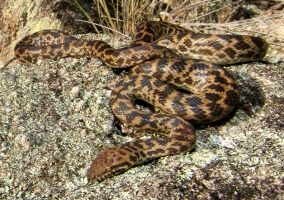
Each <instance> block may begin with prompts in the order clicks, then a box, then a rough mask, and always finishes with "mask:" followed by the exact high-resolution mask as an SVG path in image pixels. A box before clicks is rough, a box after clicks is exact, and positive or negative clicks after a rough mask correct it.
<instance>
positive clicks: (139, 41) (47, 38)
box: [15, 21, 268, 181]
mask: <svg viewBox="0 0 284 200" xmlns="http://www.w3.org/2000/svg"><path fill="white" fill-rule="evenodd" d="M267 49H268V44H267V43H266V41H265V40H263V39H262V38H260V37H252V36H245V35H214V34H212V35H210V34H194V33H191V32H189V31H188V30H186V29H184V28H182V27H179V26H177V25H173V24H168V23H164V22H151V21H150V22H145V23H142V24H141V25H139V26H138V27H137V31H136V33H135V34H134V36H133V40H132V42H131V44H130V45H129V46H127V47H124V48H120V49H114V48H112V47H111V46H110V45H109V44H107V43H105V42H103V41H98V40H95V41H81V40H78V39H76V38H74V37H72V36H70V35H67V34H65V33H63V32H60V31H57V30H44V31H40V32H36V33H33V34H32V35H29V36H27V37H25V38H24V39H22V40H21V41H20V42H19V43H18V44H17V45H16V47H15V55H16V57H17V58H18V60H20V61H22V62H30V63H35V62H36V61H37V60H38V59H53V60H56V59H59V58H63V57H77V58H78V57H84V56H92V57H97V58H99V59H100V60H102V61H103V62H104V63H105V64H107V65H109V66H112V67H116V68H124V67H129V66H135V67H133V68H132V70H131V73H130V75H129V76H126V77H125V78H124V79H123V80H122V81H120V82H119V83H118V84H117V85H116V86H115V89H114V90H113V92H112V94H111V97H110V107H111V109H112V111H113V113H114V114H115V116H116V117H117V118H118V119H119V120H121V121H122V122H124V123H126V124H129V125H133V126H135V127H137V128H138V129H144V130H151V131H155V132H158V133H159V134H160V135H161V136H162V137H160V136H159V137H150V138H147V139H137V140H134V141H131V142H127V143H125V144H121V145H118V146H115V147H114V148H109V149H106V150H104V151H103V152H101V153H100V154H99V155H98V157H97V158H96V159H95V160H94V161H93V163H92V165H91V167H90V168H89V170H88V172H87V177H88V178H90V179H96V180H98V181H102V180H104V179H105V178H107V177H109V176H111V175H113V174H116V173H119V172H121V171H125V170H127V169H129V168H130V167H132V166H134V165H137V164H139V163H143V162H145V161H147V160H151V159H154V158H158V157H161V156H166V155H172V154H178V153H181V152H185V151H189V150H191V149H192V148H193V147H194V144H195V141H196V136H195V130H194V128H193V126H192V125H191V123H209V122H213V121H216V120H219V119H221V118H222V117H224V116H225V115H227V114H228V113H230V112H231V111H232V110H233V109H234V107H235V106H236V104H237V103H238V99H239V92H238V86H237V84H236V82H235V80H234V79H233V77H232V76H231V75H230V74H229V73H228V72H227V71H226V70H224V69H223V68H222V67H220V66H218V65H217V64H232V63H237V62H247V61H256V60H261V59H262V58H263V57H264V56H265V54H266V51H267ZM189 58H190V59H189ZM192 59H198V60H192ZM200 60H203V61H200ZM212 63H214V64H212ZM167 83H168V84H167ZM173 85H174V87H180V88H183V89H185V90H188V91H190V92H191V94H188V93H184V92H180V91H178V90H176V89H175V88H174V87H173ZM136 99H142V100H144V101H146V102H148V103H150V104H152V105H153V106H154V107H156V108H158V109H159V110H161V111H162V112H161V113H160V112H159V113H145V112H142V111H140V110H138V109H137V108H136V106H135V100H136Z"/></svg>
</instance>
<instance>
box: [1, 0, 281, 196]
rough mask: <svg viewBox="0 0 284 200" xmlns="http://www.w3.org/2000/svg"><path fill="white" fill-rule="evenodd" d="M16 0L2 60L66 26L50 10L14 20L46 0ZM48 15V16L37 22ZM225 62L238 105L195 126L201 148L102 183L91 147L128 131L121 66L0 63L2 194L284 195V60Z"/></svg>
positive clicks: (114, 42)
mask: <svg viewBox="0 0 284 200" xmlns="http://www.w3.org/2000/svg"><path fill="white" fill-rule="evenodd" d="M17 2H19V4H18V5H13V6H17V7H16V8H15V7H13V8H12V4H9V2H8V1H4V5H5V6H6V8H8V7H9V6H11V8H10V9H11V11H10V12H8V11H5V12H7V13H8V14H5V13H4V11H3V10H2V16H1V17H2V19H3V17H6V18H9V17H8V16H9V13H10V18H9V20H8V21H11V19H13V20H14V21H12V22H11V24H10V25H9V24H8V23H6V25H5V26H4V27H3V26H2V27H3V28H1V30H0V36H1V38H0V39H1V42H0V43H1V47H0V49H1V52H0V53H1V62H2V63H5V62H6V61H7V60H8V58H9V57H10V56H11V55H12V51H11V49H12V46H13V45H14V44H15V42H16V41H17V40H18V39H20V38H21V37H23V36H25V35H27V33H30V32H33V31H36V30H39V29H45V28H46V27H49V28H51V27H53V28H59V26H60V25H59V24H60V22H58V21H57V20H56V19H54V16H52V14H50V15H49V17H50V18H49V19H47V18H44V17H43V16H41V15H40V14H38V15H35V16H36V17H35V18H36V20H35V21H33V20H34V19H35V18H32V19H31V20H25V22H26V23H25V25H22V24H20V25H19V24H17V23H21V21H20V20H19V18H17V17H19V16H22V15H23V13H25V12H26V13H28V14H26V16H33V15H32V14H31V13H33V12H32V11H35V10H37V9H38V7H37V5H41V6H42V4H41V3H40V2H41V1H39V0H37V1H33V2H34V3H30V4H29V3H26V1H23V2H25V3H23V4H20V2H21V1H17ZM25 9H26V10H25ZM41 9H42V7H41ZM23 10H25V12H24V11H23ZM30 12H31V13H30ZM18 13H21V14H19V15H18ZM35 13H37V12H35ZM38 13H40V12H38ZM4 14H5V15H4ZM12 16H14V17H15V18H13V17H12ZM44 16H46V15H44ZM27 19H29V17H27ZM41 20H43V21H45V22H46V21H47V22H48V25H47V26H45V25H42V26H41V27H40V28H36V27H35V26H34V24H38V23H40V24H41V22H40V21H41ZM15 22H17V23H15ZM28 23H30V24H31V25H28ZM43 24H45V23H43ZM12 25H13V26H12ZM38 26H39V25H38ZM11 27H12V28H11ZM81 37H82V38H84V39H95V38H96V39H102V40H105V41H108V42H110V43H111V44H112V45H115V46H121V45H123V44H125V42H126V41H124V40H123V41H122V40H121V38H118V37H113V36H94V35H91V34H87V35H84V36H78V38H81ZM3 45H4V46H3ZM4 57H5V58H4ZM227 69H228V71H230V72H231V73H232V74H233V75H234V76H235V77H236V79H237V81H238V82H239V84H240V89H241V103H240V106H239V107H238V108H236V110H235V112H234V113H232V114H231V115H230V116H229V117H227V118H226V119H224V120H222V121H221V122H218V123H213V124H210V125H206V126H199V127H197V135H198V141H197V144H196V148H195V149H194V151H192V152H188V153H184V154H180V155H175V156H167V157H163V158H160V159H158V160H155V161H152V162H149V163H146V164H143V165H140V166H137V167H135V168H132V169H130V170H128V171H127V172H125V173H123V174H120V175H117V176H114V177H112V178H110V179H107V180H105V181H103V182H101V183H97V182H89V181H88V180H87V178H86V177H85V173H86V170H87V169H88V167H89V165H90V163H91V161H92V160H93V159H94V157H95V156H96V155H97V154H98V153H99V152H100V151H101V150H102V149H104V148H107V147H110V146H114V145H115V144H118V143H123V142H125V141H128V140H131V137H127V136H123V135H121V134H119V131H117V130H116V128H115V126H114V117H113V115H112V113H111V112H110V109H109V107H108V97H109V95H110V92H111V89H110V87H111V85H113V82H114V80H115V79H116V77H117V75H115V74H114V73H113V70H112V69H110V68H108V67H106V66H104V65H103V64H102V63H101V62H100V61H98V60H97V59H95V58H91V59H88V58H82V59H72V58H67V59H61V60H59V61H51V60H43V61H39V62H38V63H37V64H25V65H23V64H21V63H19V62H17V61H14V62H12V63H11V64H10V65H9V66H7V68H5V69H3V70H2V71H1V72H0V199H278V200H280V199H283V198H284V197H283V190H284V188H283V185H284V183H283V178H284V173H283V172H284V170H283V158H284V157H283V150H284V148H283V145H284V139H283V124H284V117H283V113H284V108H283V104H284V92H283V85H284V77H283V70H284V64H283V62H282V63H281V62H280V63H275V64H269V63H260V62H255V63H249V64H243V65H235V66H231V67H227ZM123 130H126V131H127V130H128V127H125V126H123Z"/></svg>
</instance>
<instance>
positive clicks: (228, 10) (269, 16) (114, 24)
mask: <svg viewBox="0 0 284 200" xmlns="http://www.w3.org/2000/svg"><path fill="white" fill-rule="evenodd" d="M66 1H67V2H69V3H72V4H73V5H75V6H76V7H78V8H79V9H80V10H81V11H82V12H83V14H84V15H85V16H86V17H87V19H88V21H87V22H86V23H92V25H93V27H94V30H95V32H97V33H99V32H100V33H101V32H103V33H112V34H122V35H124V36H126V37H127V36H128V35H131V34H132V33H133V32H134V31H135V27H136V26H137V24H139V23H141V22H143V21H149V20H163V21H168V22H172V23H176V24H180V25H182V26H185V27H187V28H189V29H192V30H193V31H195V32H205V33H208V32H209V33H223V34H224V33H226V34H227V33H228V34H232V33H233V34H235V33H237V34H250V35H256V36H259V35H260V36H262V37H264V38H266V39H267V40H268V42H269V43H270V44H272V45H273V44H275V46H279V49H280V51H281V48H282V47H283V45H284V44H283V43H284V42H283V41H284V38H283V35H282V34H280V35H277V34H275V33H271V32H269V28H265V27H266V26H269V25H267V24H271V23H272V24H273V21H274V20H279V19H281V18H283V11H282V12H281V7H283V6H281V5H283V1H279V0H271V1H269V2H268V1H250V0H235V1H228V0H139V1H137V0H110V1H105V0H93V2H94V5H95V8H96V10H97V13H98V14H97V16H98V17H97V19H92V18H91V17H90V16H89V14H88V13H87V12H86V11H84V9H83V8H82V7H81V6H80V3H79V0H66ZM277 5H278V7H279V5H280V9H278V10H277V9H275V8H277ZM273 9H274V10H273ZM274 11H277V12H274ZM278 11H279V12H280V13H279V12H278ZM78 21H81V20H78ZM281 52H282V51H281Z"/></svg>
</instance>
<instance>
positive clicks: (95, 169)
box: [87, 147, 132, 182]
mask: <svg viewBox="0 0 284 200" xmlns="http://www.w3.org/2000/svg"><path fill="white" fill-rule="evenodd" d="M131 166H132V164H131V163H130V162H129V160H128V156H127V154H126V153H125V152H123V151H121V150H120V149H119V148H118V147H116V148H111V149H106V150H104V151H102V152H101V153H100V154H99V156H98V157H97V158H95V160H93V162H92V164H91V166H90V168H89V169H88V171H87V177H88V179H94V180H97V181H99V182H101V181H103V180H104V179H106V178H108V177H110V176H112V175H114V174H118V173H120V172H123V171H125V170H127V169H128V168H129V167H131Z"/></svg>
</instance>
